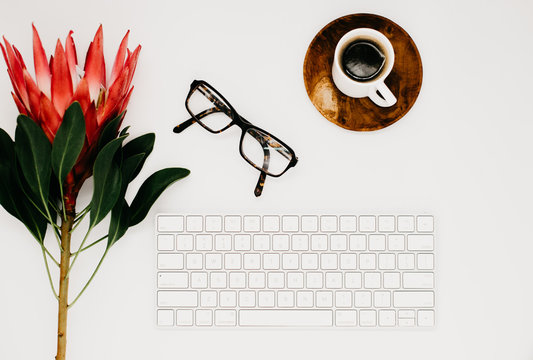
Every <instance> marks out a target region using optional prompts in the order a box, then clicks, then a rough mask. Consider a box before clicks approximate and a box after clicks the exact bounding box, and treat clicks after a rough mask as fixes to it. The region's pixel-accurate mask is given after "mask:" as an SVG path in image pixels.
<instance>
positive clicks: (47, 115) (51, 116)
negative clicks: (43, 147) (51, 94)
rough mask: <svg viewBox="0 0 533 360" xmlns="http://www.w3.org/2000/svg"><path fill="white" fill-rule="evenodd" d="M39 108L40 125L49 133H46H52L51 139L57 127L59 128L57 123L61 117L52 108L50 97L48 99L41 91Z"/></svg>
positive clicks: (59, 122)
mask: <svg viewBox="0 0 533 360" xmlns="http://www.w3.org/2000/svg"><path fill="white" fill-rule="evenodd" d="M40 108H41V113H40V115H39V117H40V118H41V120H42V124H41V127H42V128H43V129H44V130H45V132H47V131H48V133H49V134H47V135H52V139H53V138H54V137H55V135H56V132H57V129H59V125H60V124H61V117H60V116H59V114H58V113H57V111H56V109H55V108H54V105H52V102H51V101H50V99H48V97H46V95H45V94H44V93H42V92H41V106H40ZM49 138H50V136H49Z"/></svg>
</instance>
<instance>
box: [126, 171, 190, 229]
mask: <svg viewBox="0 0 533 360" xmlns="http://www.w3.org/2000/svg"><path fill="white" fill-rule="evenodd" d="M189 174H190V171H189V170H187V169H183V168H167V169H162V170H159V171H156V172H155V173H153V174H152V175H151V176H150V177H149V178H148V179H146V180H145V181H144V183H143V184H142V185H141V187H140V188H139V191H138V192H137V195H135V198H134V199H133V201H132V203H131V207H130V226H134V225H137V224H138V223H140V222H141V221H143V220H144V218H145V217H146V215H148V212H149V211H150V208H151V207H152V205H153V204H154V203H155V201H156V200H157V198H158V197H159V195H161V194H162V193H163V191H164V190H165V189H166V188H167V187H168V186H169V185H171V184H172V183H174V182H175V181H177V180H179V179H182V178H184V177H186V176H187V175H189Z"/></svg>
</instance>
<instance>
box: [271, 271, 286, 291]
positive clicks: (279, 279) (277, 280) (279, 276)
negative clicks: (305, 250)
mask: <svg viewBox="0 0 533 360" xmlns="http://www.w3.org/2000/svg"><path fill="white" fill-rule="evenodd" d="M267 285H268V288H269V289H283V288H284V287H285V273H283V272H269V273H268V274H267Z"/></svg>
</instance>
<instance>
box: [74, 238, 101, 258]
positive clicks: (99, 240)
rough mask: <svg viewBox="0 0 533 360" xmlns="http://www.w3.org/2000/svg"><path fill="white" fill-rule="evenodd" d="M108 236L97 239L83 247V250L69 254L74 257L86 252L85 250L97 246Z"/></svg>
mask: <svg viewBox="0 0 533 360" xmlns="http://www.w3.org/2000/svg"><path fill="white" fill-rule="evenodd" d="M108 236H109V235H105V236H102V237H101V238H100V239H98V240H96V241H94V242H93V243H91V244H89V245H87V246H86V247H84V248H83V249H81V250H78V251H76V252H73V253H72V254H70V255H75V254H77V253H81V252H84V251H85V250H87V249H89V248H91V247H93V246H94V245H96V244H98V243H99V242H101V241H103V240H105V239H107V237H108Z"/></svg>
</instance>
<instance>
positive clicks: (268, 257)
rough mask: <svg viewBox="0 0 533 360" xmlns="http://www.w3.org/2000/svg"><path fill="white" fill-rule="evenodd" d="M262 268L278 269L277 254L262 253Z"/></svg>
mask: <svg viewBox="0 0 533 360" xmlns="http://www.w3.org/2000/svg"><path fill="white" fill-rule="evenodd" d="M263 268H264V269H265V270H278V269H279V254H263Z"/></svg>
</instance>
